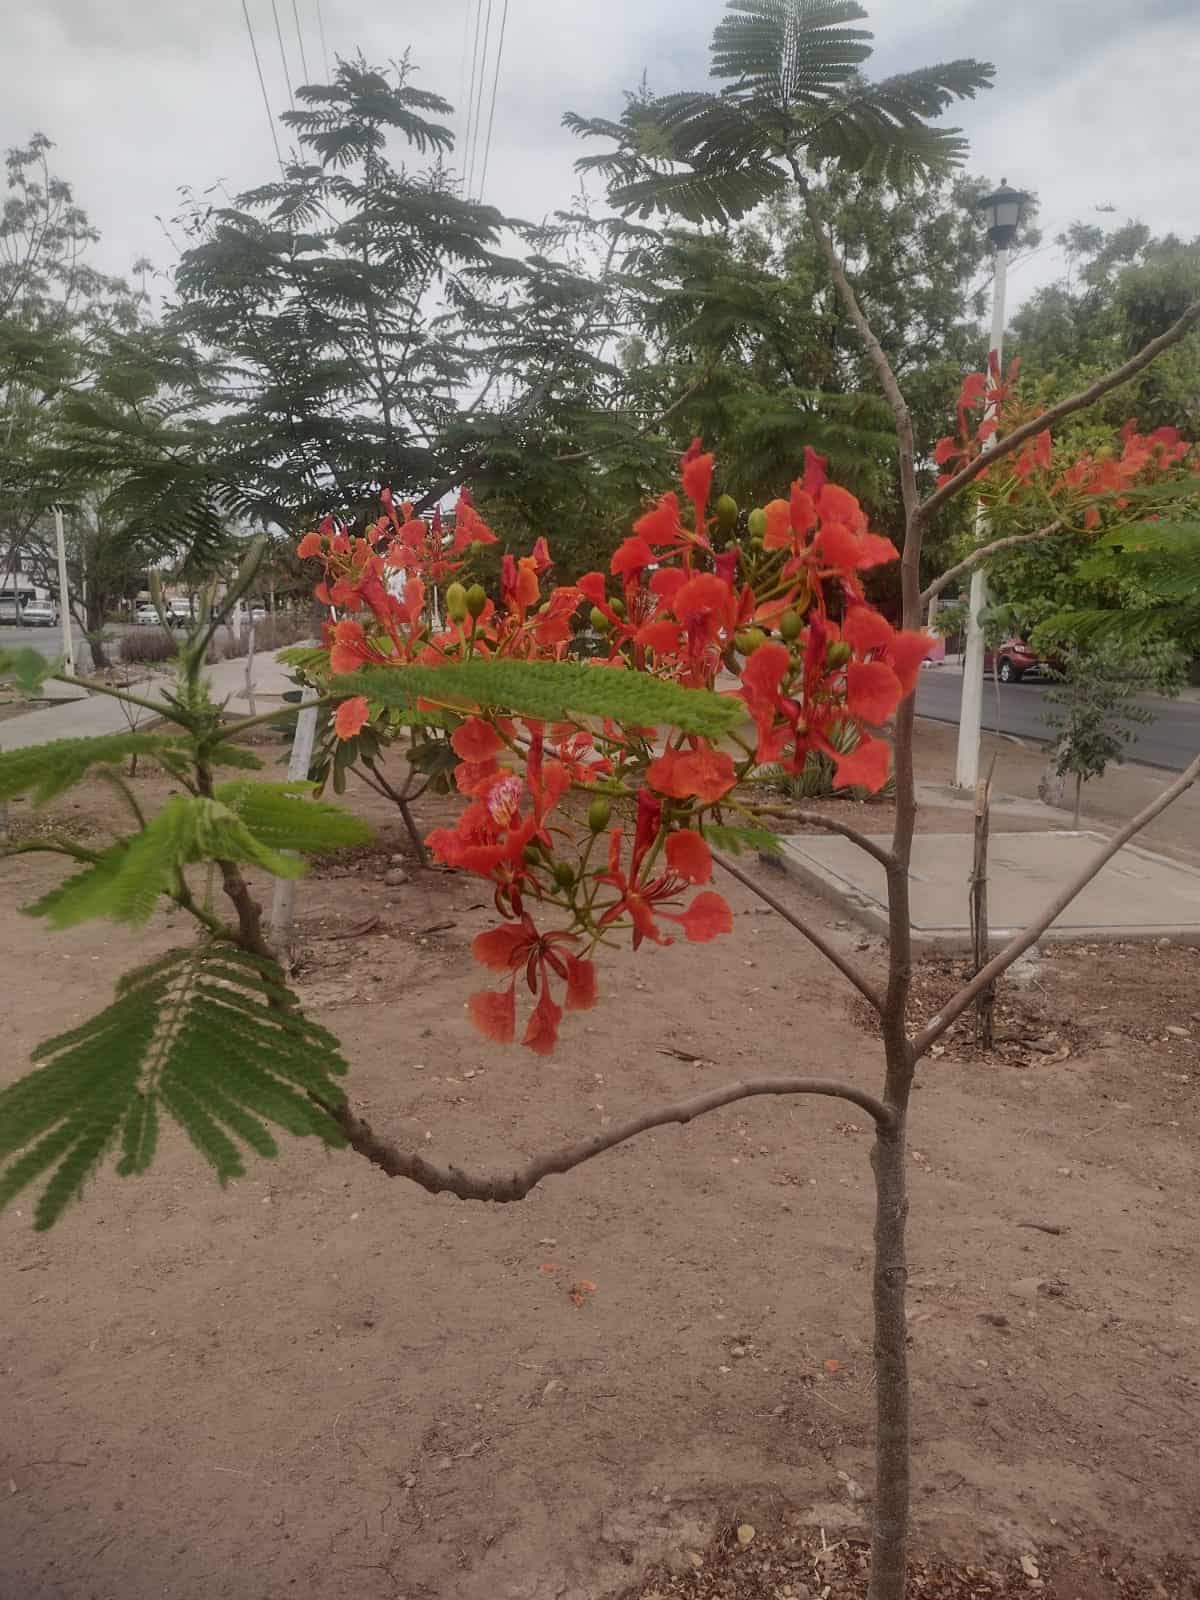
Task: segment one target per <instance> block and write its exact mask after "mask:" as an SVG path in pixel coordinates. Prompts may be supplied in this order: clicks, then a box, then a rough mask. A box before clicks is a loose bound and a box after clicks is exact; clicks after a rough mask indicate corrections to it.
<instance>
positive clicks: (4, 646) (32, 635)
mask: <svg viewBox="0 0 1200 1600" xmlns="http://www.w3.org/2000/svg"><path fill="white" fill-rule="evenodd" d="M73 637H74V641H75V664H76V668H77V669H79V670H81V671H84V672H89V671H90V670H91V665H92V653H91V651H90V650H89V649H88V645H87V640H86V639H81V638H80V637H79V630H78V629H76V630H75V632H74V635H73ZM22 645H24V646H25V647H26V648H27V649H32V650H40V651H41V652H42V654H43V655H44V656H51V657H54V656H59V655H61V654H62V629H61V628H18V627H16V626H15V625H14V624H13V623H11V622H9V623H4V624H3V625H0V650H19V649H20V648H21V646H22Z"/></svg>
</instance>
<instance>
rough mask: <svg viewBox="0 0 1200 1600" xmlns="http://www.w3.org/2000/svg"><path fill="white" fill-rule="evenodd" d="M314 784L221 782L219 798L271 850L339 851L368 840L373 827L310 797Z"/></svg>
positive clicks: (241, 780) (337, 807)
mask: <svg viewBox="0 0 1200 1600" xmlns="http://www.w3.org/2000/svg"><path fill="white" fill-rule="evenodd" d="M315 787H316V785H315V784H311V783H253V782H251V781H250V780H248V779H239V780H238V781H236V782H234V783H223V784H221V786H220V787H219V788H218V789H217V790H216V791H215V798H216V799H217V800H219V801H220V802H221V804H222V805H225V806H228V808H229V810H230V811H232V812H233V813H234V814H235V815H236V816H238V817H240V819H241V820H242V821H243V822H244V823H245V824H246V826H247V827H248V828H249V829H250V831H251V833H252V834H254V836H255V838H257V839H259V840H261V841H262V843H263V844H265V845H268V846H270V848H271V849H273V850H304V851H321V850H337V849H341V848H344V847H345V846H347V845H356V844H366V843H367V842H368V841H369V840H370V839H371V837H372V829H371V828H370V826H369V825H368V824H367V823H365V822H363V821H362V819H361V818H360V817H356V816H354V815H353V814H352V813H351V812H349V811H344V810H343V809H342V808H341V807H340V806H334V805H329V804H327V803H326V802H325V801H322V800H314V799H313V798H312V795H313V790H314V789H315Z"/></svg>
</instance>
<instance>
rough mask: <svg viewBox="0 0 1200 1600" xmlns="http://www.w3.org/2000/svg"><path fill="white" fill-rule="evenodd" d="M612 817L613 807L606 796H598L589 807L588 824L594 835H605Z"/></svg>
mask: <svg viewBox="0 0 1200 1600" xmlns="http://www.w3.org/2000/svg"><path fill="white" fill-rule="evenodd" d="M611 816H612V806H611V805H610V804H609V801H608V799H607V797H606V796H605V795H602V794H598V795H597V796H596V798H595V799H594V800H593V801H592V803H591V805H590V806H589V807H588V814H587V822H588V827H589V828H590V829H591V830H592V832H593V833H603V832H604V830H605V828H607V827H608V819H609V818H610V817H611Z"/></svg>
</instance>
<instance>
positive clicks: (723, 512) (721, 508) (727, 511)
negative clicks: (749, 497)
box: [714, 494, 738, 532]
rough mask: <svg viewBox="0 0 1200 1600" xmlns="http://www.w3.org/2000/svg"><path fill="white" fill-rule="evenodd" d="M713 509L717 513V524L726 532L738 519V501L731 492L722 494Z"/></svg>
mask: <svg viewBox="0 0 1200 1600" xmlns="http://www.w3.org/2000/svg"><path fill="white" fill-rule="evenodd" d="M714 510H715V511H716V513H717V526H718V527H721V528H724V529H725V531H726V532H728V531H729V529H730V528H732V527H733V525H734V523H735V522H736V521H737V519H738V503H737V501H736V500H735V499H734V498H733V496H732V495H731V494H723V495H721V497H720V499H719V500H718V501H717V503H716V506H715V507H714Z"/></svg>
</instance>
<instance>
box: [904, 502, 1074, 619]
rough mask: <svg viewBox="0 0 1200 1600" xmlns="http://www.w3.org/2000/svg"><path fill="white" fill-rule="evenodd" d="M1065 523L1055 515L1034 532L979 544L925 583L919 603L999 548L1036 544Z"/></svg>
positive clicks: (1051, 536)
mask: <svg viewBox="0 0 1200 1600" xmlns="http://www.w3.org/2000/svg"><path fill="white" fill-rule="evenodd" d="M1065 526H1066V523H1065V521H1064V519H1063V518H1062V517H1056V518H1055V519H1054V521H1053V522H1048V523H1047V524H1046V526H1045V527H1044V528H1039V529H1038V530H1037V532H1036V533H1010V534H1008V535H1006V536H1005V538H1003V539H993V540H992V541H991V543H990V544H981V545H979V546H978V547H977V548H976V549H974V550H972V551H971V554H970V555H969V556H966V557H965V558H964V559H963V560H962V561H959V562H958V563H957V564H956V565H955V566H953V567H949V568H947V570H946V571H945V572H943V573H942V575H941V577H940V578H935V579H934V580H933V582H932V583H929V584H926V586H925V588H924V589H922V590H921V604H922V605H926V606H927V605H928V604H929V602H930V601H931V600H932V599H933V597H934V595H935V594H941V592H942V590H943V589H945V588H947V587H948V586H949V585H950V584H952V583H953V582H954V580H955V579H956V578H961V577H962V576H963V575H964V574H965V573H968V572H972V571H973V570H974V569H975V568H976V567H977V566H978V565H979V563H980V562H981V561H990V560H991V558H992V557H993V556H994V555H998V554H999V553H1000V551H1001V550H1013V549H1015V548H1016V546H1017V545H1020V544H1037V543H1038V542H1039V540H1041V539H1051V538H1053V537H1054V535H1055V534H1056V533H1058V532H1060V531H1061V530H1062V529H1063V528H1064V527H1065Z"/></svg>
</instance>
